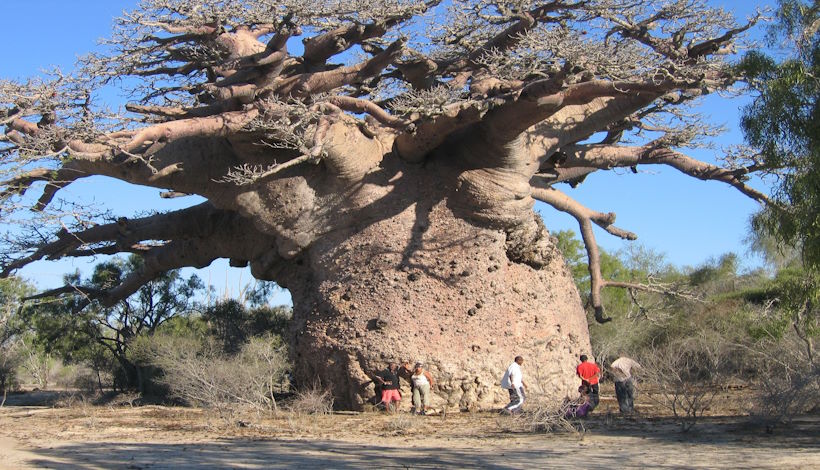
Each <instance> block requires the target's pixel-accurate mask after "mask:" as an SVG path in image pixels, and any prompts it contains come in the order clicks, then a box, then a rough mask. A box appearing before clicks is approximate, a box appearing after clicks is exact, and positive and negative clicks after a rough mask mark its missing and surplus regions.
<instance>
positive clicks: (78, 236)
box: [0, 0, 768, 408]
mask: <svg viewBox="0 0 820 470" xmlns="http://www.w3.org/2000/svg"><path fill="white" fill-rule="evenodd" d="M756 21H757V18H749V19H747V20H746V21H745V22H742V23H738V22H737V20H735V19H734V18H733V17H732V15H730V14H728V13H726V12H725V11H723V10H720V9H714V8H710V7H709V6H708V5H707V4H706V3H705V2H704V1H702V0H688V1H662V2H657V1H649V0H630V1H622V0H554V1H529V0H511V1H501V2H499V1H489V0H451V1H440V0H427V1H423V2H422V1H418V0H406V1H405V0H383V1H376V0H372V1H371V0H337V1H332V2H331V1H323V0H143V1H142V2H141V4H140V6H139V7H138V9H137V10H135V11H132V12H127V13H124V15H123V16H122V17H121V18H118V19H117V20H116V23H115V28H114V33H113V35H112V39H110V40H109V41H108V42H107V47H106V48H105V50H104V51H103V52H101V53H98V54H92V55H88V56H86V57H84V58H82V59H81V61H80V65H79V67H78V71H77V72H75V73H74V74H72V75H62V74H56V75H55V76H54V79H53V80H39V81H38V80H32V81H29V82H26V83H14V82H3V83H2V85H0V102H2V104H3V109H2V111H0V112H2V114H0V118H2V123H3V124H4V125H5V133H4V134H3V135H2V137H0V139H2V140H0V145H2V150H0V154H2V158H3V169H4V171H5V172H6V173H7V176H6V178H5V182H4V183H3V193H2V196H3V217H4V218H5V221H6V222H7V223H16V224H23V223H25V224H26V226H27V227H31V231H29V232H25V233H24V234H23V236H18V237H16V238H14V239H12V237H10V238H9V240H8V241H7V242H8V243H7V244H6V247H5V250H4V253H3V255H4V259H3V271H2V273H3V275H5V276H8V275H10V274H12V273H13V272H14V271H15V270H17V269H19V268H20V267H22V266H25V265H26V264H28V263H31V262H34V261H36V260H42V259H57V258H62V257H75V256H92V255H95V254H116V253H136V254H138V255H140V256H142V258H143V260H144V262H143V264H142V268H141V269H140V270H139V271H137V272H134V273H132V274H131V275H130V276H128V277H126V278H125V279H123V280H122V282H121V283H119V284H117V285H112V286H110V287H109V288H105V289H96V290H95V289H88V288H83V287H82V286H65V287H63V288H60V289H55V290H54V291H51V292H48V293H45V294H47V295H75V296H81V298H82V299H83V300H82V302H78V306H79V307H83V306H84V305H88V304H90V303H92V302H96V303H99V304H101V305H103V306H106V305H112V304H114V303H116V302H118V301H120V300H122V299H124V298H126V297H127V296H129V295H130V294H132V293H134V292H135V291H136V290H137V289H138V288H139V287H140V286H141V285H143V284H144V283H146V282H148V281H150V280H151V279H154V278H156V277H157V276H159V275H160V274H161V273H163V272H165V271H168V270H171V269H177V268H181V267H185V266H194V267H203V266H206V265H208V264H210V263H211V262H212V261H213V260H215V259H217V258H228V259H229V260H230V263H231V265H233V266H248V265H249V266H250V269H251V272H252V274H253V275H254V276H255V277H256V278H258V279H266V280H272V281H276V282H277V283H278V284H279V285H281V286H284V287H286V288H288V289H289V290H290V292H291V294H292V296H293V303H294V329H293V338H292V342H291V349H292V351H291V353H292V355H293V359H294V361H295V365H296V378H297V380H298V381H301V382H303V383H305V382H313V381H316V380H318V381H320V382H321V383H322V384H324V385H325V386H327V387H329V388H330V389H331V390H332V392H333V394H334V396H335V398H336V403H337V404H339V405H340V406H343V407H348V408H360V407H361V406H362V405H363V403H364V401H365V400H366V398H367V397H368V395H369V394H371V393H372V383H371V382H370V376H371V374H372V373H373V372H374V371H376V370H377V369H378V368H381V367H383V365H384V362H385V361H388V360H423V361H425V362H426V363H427V364H428V365H429V367H430V369H431V370H432V371H433V372H434V373H437V374H439V375H440V376H441V377H447V378H448V380H447V381H440V382H442V385H443V389H442V393H443V394H446V396H447V399H448V401H449V402H450V403H459V405H460V406H462V407H466V408H471V407H476V406H481V405H486V404H488V403H491V402H492V401H493V400H495V399H496V398H497V394H498V393H499V392H500V390H499V389H498V387H497V381H498V378H499V377H500V375H501V371H502V370H503V368H504V367H505V366H506V365H507V363H508V362H509V361H510V360H511V358H512V357H514V356H515V355H518V354H520V355H523V356H524V357H525V358H526V360H527V364H528V366H529V367H530V368H529V369H528V370H529V371H530V373H531V374H534V375H537V376H538V377H539V378H540V379H541V380H542V381H543V383H544V384H545V386H546V387H547V389H548V391H549V392H550V393H554V394H560V395H563V394H564V393H566V392H567V391H569V390H570V389H571V388H572V387H573V385H574V383H575V379H574V377H573V373H572V371H573V366H574V364H575V361H576V359H575V358H576V357H577V355H578V354H579V353H581V352H584V351H588V350H589V334H588V329H587V323H586V315H585V312H584V307H583V306H582V305H581V302H580V296H579V295H578V292H577V290H576V288H575V286H574V284H573V281H572V279H571V276H570V273H569V271H568V269H567V267H566V265H565V263H564V260H563V258H562V256H561V254H560V253H559V252H558V251H557V249H556V247H555V243H554V239H552V238H551V237H550V235H549V232H548V230H547V227H546V226H545V224H544V223H543V222H542V220H541V219H540V217H539V216H538V215H537V214H536V213H535V212H534V211H533V207H534V202H535V201H536V200H539V201H543V202H545V203H547V204H548V205H550V206H552V207H554V208H555V209H557V210H559V211H563V212H567V213H569V214H571V215H572V216H574V217H575V218H576V219H577V220H578V222H579V225H580V228H581V233H582V235H583V240H584V242H585V244H586V247H587V251H588V255H589V266H590V276H591V279H592V282H591V285H592V288H591V289H592V292H591V296H590V298H591V306H590V308H591V309H592V310H593V311H594V312H595V317H596V319H597V320H599V321H605V320H606V313H605V312H604V311H603V309H602V307H601V300H600V290H601V289H602V288H603V287H607V282H606V281H605V280H604V279H602V277H601V275H600V270H599V263H598V252H597V245H596V242H595V238H594V234H593V232H592V224H597V225H599V226H600V227H602V228H603V229H604V230H606V231H607V232H609V233H611V234H612V235H614V236H617V237H622V238H625V239H634V238H635V237H636V236H635V235H634V234H632V233H630V232H628V231H626V230H624V229H621V228H618V227H616V226H615V225H613V223H614V220H615V215H614V214H613V213H604V212H598V211H597V210H594V209H591V208H587V207H583V206H582V205H580V204H579V203H578V202H576V201H574V200H573V199H572V198H570V197H569V196H568V195H567V194H566V192H565V191H563V190H562V189H563V188H565V187H566V186H565V185H568V187H574V186H576V185H577V184H580V183H581V182H583V180H584V178H585V177H586V176H587V175H589V174H590V173H593V172H596V171H605V170H612V169H616V168H632V169H633V170H634V171H637V170H636V168H637V167H639V166H642V165H669V166H672V167H674V168H676V169H677V170H679V171H680V172H681V173H683V174H684V175H688V176H691V177H695V178H699V179H702V180H715V181H718V182H722V183H725V184H730V185H732V186H734V187H735V188H737V189H738V190H739V191H741V192H743V193H744V194H746V195H748V196H749V197H751V198H754V199H756V200H758V201H761V202H763V203H765V202H766V200H767V199H766V196H765V195H764V194H762V193H760V192H758V191H756V190H755V189H752V188H751V187H749V186H748V185H747V184H746V179H747V178H748V175H749V174H750V173H754V172H760V171H764V170H766V169H765V168H762V167H760V166H759V165H757V164H756V162H755V156H754V155H752V154H743V153H740V152H737V153H733V154H732V155H726V157H727V158H725V159H724V160H723V161H725V162H726V165H724V166H717V165H714V164H709V163H705V162H702V161H698V160H696V159H694V158H691V157H689V156H687V155H686V154H685V153H683V149H685V148H689V147H692V146H694V145H696V144H697V143H698V141H699V139H701V138H702V137H704V136H708V135H711V133H712V129H709V128H707V127H705V126H704V125H702V124H700V123H699V121H698V119H697V117H696V116H694V115H693V114H692V113H691V111H690V109H691V105H692V104H693V103H694V102H695V101H696V99H697V98H698V97H700V96H702V95H704V94H708V93H712V92H715V91H717V90H726V89H729V88H730V87H732V85H733V84H735V83H736V82H737V81H738V80H740V79H742V77H740V76H739V75H738V73H737V72H736V70H735V69H734V68H733V66H732V64H731V63H730V62H729V61H727V60H726V59H725V57H726V56H727V54H729V53H730V52H732V50H733V48H734V47H737V46H738V45H740V43H739V36H740V35H741V33H743V32H744V31H746V30H747V29H748V28H750V27H751V26H752V25H753V24H754V23H755V22H756ZM111 86H117V87H120V88H122V89H125V90H127V91H128V93H129V96H130V97H131V101H130V102H129V103H128V104H127V105H125V107H124V109H122V110H120V111H117V112H113V111H108V110H105V109H103V108H101V107H99V106H97V105H96V104H95V103H96V100H95V90H98V89H100V88H105V87H111ZM766 171H768V170H766ZM92 175H103V176H106V177H110V178H116V179H118V180H122V181H125V182H127V183H130V184H134V185H145V186H150V187H155V188H161V189H162V190H163V192H162V193H161V196H162V197H177V196H185V195H194V194H195V195H199V196H202V197H204V198H205V199H206V202H203V203H200V204H196V205H192V206H191V207H188V208H186V209H182V210H177V211H172V212H164V213H153V214H150V215H147V216H144V217H139V218H130V219H128V218H123V217H120V218H116V215H115V214H114V215H112V214H107V213H106V214H93V213H89V211H84V210H80V209H78V208H76V207H68V206H67V205H66V203H65V202H58V201H60V198H59V192H60V190H61V189H62V188H64V187H66V186H67V185H71V184H82V182H81V180H82V179H83V178H86V177H89V176H92ZM42 182H44V183H45V184H43V183H42ZM35 193H36V194H35ZM32 194H34V196H31V195H32ZM32 197H33V198H32ZM28 198H31V199H28ZM35 199H36V201H35ZM27 200H30V201H31V203H32V205H33V209H34V211H35V213H34V215H31V214H27V215H18V214H22V213H23V212H24V211H23V210H22V208H23V203H24V202H25V201H27ZM145 204H146V208H147V209H150V207H151V203H150V201H146V202H145ZM16 215H17V216H16ZM15 216H16V217H15ZM50 227H51V228H52V230H51V231H49V228H50ZM19 233H20V231H18V234H19ZM79 307H78V308H79Z"/></svg>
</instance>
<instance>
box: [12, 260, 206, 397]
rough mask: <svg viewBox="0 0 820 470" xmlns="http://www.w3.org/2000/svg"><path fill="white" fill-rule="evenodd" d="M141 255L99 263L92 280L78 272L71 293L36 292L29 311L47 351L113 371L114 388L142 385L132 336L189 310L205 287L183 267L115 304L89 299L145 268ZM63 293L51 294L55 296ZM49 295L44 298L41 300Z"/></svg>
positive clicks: (146, 332)
mask: <svg viewBox="0 0 820 470" xmlns="http://www.w3.org/2000/svg"><path fill="white" fill-rule="evenodd" d="M142 267H143V266H142V258H140V257H137V256H132V257H130V258H128V259H127V260H122V259H118V258H115V259H113V260H111V261H107V262H104V263H101V264H99V265H97V266H96V267H95V269H94V273H93V274H92V276H91V277H90V278H89V279H85V280H83V279H81V278H80V276H79V274H74V275H72V276H69V277H68V278H67V279H66V285H67V286H71V287H72V289H73V291H72V292H64V291H62V290H61V291H60V292H55V291H51V292H49V293H47V294H51V296H44V295H42V294H41V295H37V296H34V297H32V298H36V299H38V300H40V302H38V303H36V304H33V305H31V306H30V307H29V308H28V309H27V315H28V316H29V321H30V323H31V325H32V328H33V329H34V331H35V332H36V334H37V339H38V341H39V342H40V344H42V345H44V347H45V348H46V350H47V351H49V352H51V351H53V352H55V353H57V354H59V355H60V356H61V357H62V358H63V360H65V361H66V362H75V363H77V362H82V363H87V364H89V365H90V366H91V367H92V368H94V369H95V370H96V371H98V372H99V371H100V370H101V369H110V370H111V371H112V372H113V373H114V377H115V384H114V385H115V388H117V387H119V388H122V389H125V388H134V387H139V388H140V389H142V388H143V386H144V385H145V384H144V380H143V377H142V376H141V374H142V370H141V369H140V368H139V367H138V366H137V365H135V364H134V362H133V361H132V360H131V358H130V357H129V354H128V353H129V347H130V345H131V343H132V342H133V340H134V339H135V338H137V337H140V336H143V335H151V334H153V333H154V331H156V330H157V328H159V327H160V326H161V325H162V324H164V323H165V322H167V321H168V320H170V319H172V318H174V317H177V316H183V315H187V314H188V313H190V312H191V311H192V310H193V308H194V307H195V305H196V304H195V301H194V297H195V294H196V293H197V292H198V291H200V290H201V289H203V287H204V286H203V285H202V282H201V281H200V280H199V278H198V277H196V276H195V275H192V276H190V277H189V278H187V279H186V278H184V277H183V276H182V275H181V274H180V272H179V270H173V271H168V272H166V273H163V274H162V275H160V276H158V277H156V278H155V279H153V280H152V281H150V282H147V283H145V284H143V285H142V287H140V288H139V289H138V290H137V291H136V292H135V293H134V294H133V295H131V296H130V297H127V298H125V299H124V300H121V301H119V302H116V303H114V304H113V305H106V303H105V302H104V301H102V300H95V301H93V302H91V303H90V305H89V301H88V297H87V296H86V294H87V293H88V292H95V291H99V290H103V289H107V288H109V287H110V286H111V285H118V284H121V283H122V282H124V281H123V280H124V279H127V278H128V277H129V276H131V275H134V274H135V273H139V272H140V271H141V269H142ZM58 293H59V294H62V295H61V296H60V297H53V295H56V294H58ZM43 299H45V300H43Z"/></svg>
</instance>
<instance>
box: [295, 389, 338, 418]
mask: <svg viewBox="0 0 820 470" xmlns="http://www.w3.org/2000/svg"><path fill="white" fill-rule="evenodd" d="M288 408H289V409H290V411H292V412H293V413H296V414H303V415H327V414H331V413H332V412H333V395H331V394H330V391H329V390H327V389H324V388H322V387H321V386H320V385H319V384H313V385H312V386H310V387H308V388H306V389H303V390H299V391H298V392H296V396H294V397H293V399H292V400H291V402H290V404H289V406H288Z"/></svg>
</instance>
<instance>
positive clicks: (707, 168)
mask: <svg viewBox="0 0 820 470" xmlns="http://www.w3.org/2000/svg"><path fill="white" fill-rule="evenodd" d="M655 145H656V144H654V143H650V144H648V145H645V146H640V147H627V146H617V145H616V146H613V145H580V146H573V147H567V148H566V149H565V151H566V152H567V159H566V161H565V162H564V163H563V164H562V165H561V166H564V167H574V166H584V167H595V168H599V169H611V168H616V167H632V166H635V165H639V164H644V165H658V164H662V165H669V166H671V167H672V168H675V169H676V170H678V171H680V172H681V173H684V174H686V175H689V176H692V177H695V178H697V179H700V180H703V181H720V182H722V183H726V184H729V185H731V186H733V187H735V188H736V189H737V190H738V191H740V192H741V193H743V194H745V195H746V196H749V197H750V198H752V199H754V200H755V201H758V202H760V203H765V204H769V203H770V200H769V198H768V196H766V195H765V194H763V193H761V192H760V191H757V190H755V189H753V188H751V187H750V186H748V185H746V184H745V182H744V181H745V177H746V175H748V174H749V173H750V172H749V170H748V169H726V168H721V167H719V166H716V165H711V164H708V163H704V162H702V161H700V160H696V159H694V158H691V157H689V156H686V155H684V154H683V153H681V152H678V151H675V150H672V149H667V148H656V146H655Z"/></svg>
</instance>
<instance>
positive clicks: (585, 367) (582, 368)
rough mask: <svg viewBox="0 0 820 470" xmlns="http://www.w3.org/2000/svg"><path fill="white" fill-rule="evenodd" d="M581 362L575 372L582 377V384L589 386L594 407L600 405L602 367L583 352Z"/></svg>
mask: <svg viewBox="0 0 820 470" xmlns="http://www.w3.org/2000/svg"><path fill="white" fill-rule="evenodd" d="M580 359H581V363H580V364H578V367H576V368H575V373H576V374H578V377H580V378H581V385H586V386H587V387H588V388H589V397H590V400H591V402H592V407H593V408H594V407H596V406H598V402H599V401H600V397H599V395H598V379H599V378H600V377H601V369H600V368H599V367H598V365H597V364H595V363H594V362H592V361H589V360H588V359H589V358H588V357H587V356H586V354H581V356H580Z"/></svg>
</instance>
